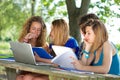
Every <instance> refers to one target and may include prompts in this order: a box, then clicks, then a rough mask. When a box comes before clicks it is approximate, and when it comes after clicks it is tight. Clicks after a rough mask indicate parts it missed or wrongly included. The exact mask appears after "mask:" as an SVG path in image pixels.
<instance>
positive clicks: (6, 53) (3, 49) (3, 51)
mask: <svg viewBox="0 0 120 80" xmlns="http://www.w3.org/2000/svg"><path fill="white" fill-rule="evenodd" d="M12 56H13V54H12V51H11V50H10V45H9V42H3V41H0V58H7V57H12Z"/></svg>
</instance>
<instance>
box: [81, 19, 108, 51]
mask: <svg viewBox="0 0 120 80" xmlns="http://www.w3.org/2000/svg"><path fill="white" fill-rule="evenodd" d="M88 26H89V27H92V29H93V31H94V34H95V41H94V44H93V46H92V48H91V50H90V52H94V51H95V50H97V49H99V48H100V47H101V46H102V45H103V44H104V42H105V41H107V40H108V33H107V30H106V27H105V25H104V24H103V23H102V22H101V21H100V20H96V19H90V20H88V21H86V22H85V23H84V24H82V25H81V26H80V29H81V30H82V32H83V33H84V34H86V27H88Z"/></svg>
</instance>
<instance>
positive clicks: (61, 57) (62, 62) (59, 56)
mask: <svg viewBox="0 0 120 80" xmlns="http://www.w3.org/2000/svg"><path fill="white" fill-rule="evenodd" d="M52 49H53V51H54V52H55V54H56V56H55V57H54V58H53V59H52V61H51V62H52V63H55V64H58V65H59V67H60V68H65V69H66V68H69V69H75V67H74V65H73V64H72V62H73V60H72V58H71V57H73V58H75V59H77V56H76V55H75V53H74V51H73V49H72V48H68V47H64V46H55V45H53V46H52Z"/></svg>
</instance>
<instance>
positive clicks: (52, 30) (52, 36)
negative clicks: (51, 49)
mask: <svg viewBox="0 0 120 80" xmlns="http://www.w3.org/2000/svg"><path fill="white" fill-rule="evenodd" d="M50 40H51V41H54V29H53V27H51V32H50Z"/></svg>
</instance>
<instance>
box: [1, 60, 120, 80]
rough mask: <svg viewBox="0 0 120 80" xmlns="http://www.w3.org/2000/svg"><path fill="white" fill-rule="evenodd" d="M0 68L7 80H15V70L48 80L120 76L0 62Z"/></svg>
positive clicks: (118, 79)
mask: <svg viewBox="0 0 120 80" xmlns="http://www.w3.org/2000/svg"><path fill="white" fill-rule="evenodd" d="M0 66H3V67H5V68H6V73H7V78H8V80H15V77H16V70H23V71H30V72H34V73H38V74H46V75H49V79H50V80H120V76H116V75H110V74H83V73H82V74H81V73H75V72H70V71H62V70H55V69H54V68H53V67H52V66H35V65H30V64H24V63H18V62H14V61H6V60H0Z"/></svg>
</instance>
